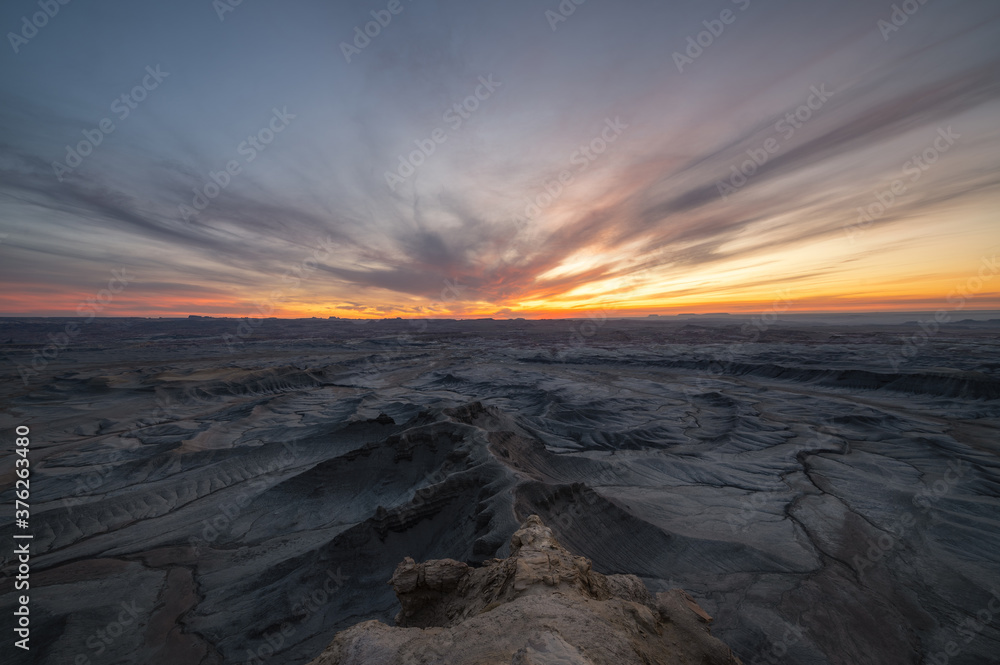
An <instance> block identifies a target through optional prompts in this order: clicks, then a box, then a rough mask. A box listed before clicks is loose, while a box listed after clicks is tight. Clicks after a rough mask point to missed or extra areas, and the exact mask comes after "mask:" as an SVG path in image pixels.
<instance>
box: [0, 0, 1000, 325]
mask: <svg viewBox="0 0 1000 665" xmlns="http://www.w3.org/2000/svg"><path fill="white" fill-rule="evenodd" d="M579 1H580V0H563V2H561V3H560V2H558V1H557V0H536V1H531V2H527V1H519V0H506V1H505V2H479V1H470V0H464V1H461V2H459V1H455V2H447V1H439V2H435V1H433V0H391V1H390V0H371V1H370V2H369V1H367V0H364V1H362V0H358V1H352V2H329V1H328V2H320V1H318V0H281V1H279V0H243V1H242V2H238V3H237V0H214V1H213V0H174V1H172V2H170V3H166V2H152V1H149V0H147V1H144V2H143V1H136V0H130V1H123V0H122V1H120V0H101V1H100V2H93V1H91V2H88V1H86V0H72V1H68V2H67V4H61V3H60V2H59V1H57V0H41V1H39V0H7V1H6V2H4V3H3V5H2V7H0V30H2V31H3V33H4V34H5V39H4V44H3V45H0V99H2V104H0V281H2V287H3V288H2V290H0V315H4V316H22V315H35V316H72V315H76V314H78V313H84V312H95V311H96V312H97V313H98V314H99V315H101V316H154V317H155V316H187V315H191V314H197V315H209V316H259V315H267V316H282V317H298V316H320V317H327V316H338V317H351V318H380V317H395V316H402V317H421V318H422V317H496V318H504V317H526V318H545V317H556V316H572V315H578V314H581V313H583V312H594V311H603V312H612V313H615V314H618V315H637V316H645V315H647V314H651V313H659V314H671V313H680V312H731V313H737V312H751V311H761V310H765V309H768V308H771V307H774V306H775V304H776V303H781V306H782V308H784V309H788V308H790V309H791V310H793V311H894V310H921V311H932V310H941V309H945V310H947V311H952V310H956V309H962V308H969V309H979V310H982V309H994V308H997V309H1000V277H998V278H996V279H994V277H996V274H997V273H998V272H1000V266H998V264H997V263H996V260H995V256H996V252H997V250H1000V219H998V215H997V213H998V211H1000V205H998V204H1000V149H998V148H1000V123H998V119H1000V6H998V5H997V3H996V2H995V1H993V0H966V1H960V0H929V1H927V2H926V3H924V4H920V2H919V1H918V0H907V1H906V2H902V3H900V2H897V3H892V2H879V1H873V0H797V1H795V2H792V1H780V0H767V1H765V0H711V1H708V0H698V1H694V0H688V1H683V0H682V1H679V2H670V3H663V2H652V1H643V0H615V1H612V0H585V1H584V2H582V3H581V4H576V2H579ZM46 10H47V12H48V13H47V14H46V13H45V12H46Z"/></svg>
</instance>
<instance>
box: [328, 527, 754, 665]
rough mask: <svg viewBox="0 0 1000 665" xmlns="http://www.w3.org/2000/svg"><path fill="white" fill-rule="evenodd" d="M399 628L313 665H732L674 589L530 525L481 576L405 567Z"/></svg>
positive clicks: (365, 626)
mask: <svg viewBox="0 0 1000 665" xmlns="http://www.w3.org/2000/svg"><path fill="white" fill-rule="evenodd" d="M390 584H392V586H393V588H394V589H395V592H396V596H397V597H398V598H399V602H400V605H401V606H402V611H400V613H399V614H398V615H397V616H396V624H397V627H390V626H387V625H385V624H384V623H381V622H379V621H366V622H363V623H360V624H357V625H356V626H353V627H351V628H349V629H348V630H345V631H342V632H341V633H339V634H338V635H337V636H336V638H335V639H334V640H333V642H332V643H331V644H330V646H329V647H327V649H326V650H325V651H324V652H323V654H322V655H321V656H320V657H319V658H317V659H316V660H314V661H313V662H312V663H311V665H383V664H384V665H390V664H391V665H397V664H398V665H409V664H411V663H412V664H416V663H434V664H440V665H633V664H634V665H674V664H677V665H680V664H682V663H683V664H690V665H695V664H697V665H738V664H739V663H740V661H739V660H738V659H737V658H736V657H735V656H733V654H732V652H731V651H730V650H729V648H728V647H727V646H726V645H725V644H723V643H722V642H720V641H719V640H717V639H715V638H714V637H712V636H711V634H710V633H709V629H708V623H709V622H711V617H709V616H708V615H707V614H706V613H705V611H704V610H702V609H701V608H700V607H699V606H698V605H697V603H695V601H694V600H693V599H692V598H691V597H690V596H688V595H687V594H686V593H685V592H684V591H682V590H680V589H672V590H670V591H666V592H662V593H659V594H657V595H656V596H655V597H654V596H653V595H651V594H650V593H649V591H648V590H647V589H646V587H645V585H644V584H643V583H642V581H641V580H640V579H639V578H638V577H635V576H634V575H602V574H600V573H598V572H595V571H593V570H591V563H590V561H589V560H588V559H586V558H584V557H580V556H575V555H573V554H571V553H570V552H569V551H567V550H566V549H565V548H563V547H562V546H561V545H560V544H559V543H558V542H556V540H555V538H553V535H552V531H551V530H550V529H549V528H548V527H546V526H545V525H544V524H542V521H541V519H540V518H539V517H538V516H537V515H532V516H531V517H529V518H528V519H527V520H526V521H525V523H524V524H523V525H522V526H521V528H520V529H519V530H518V531H517V532H516V533H515V534H514V535H513V537H512V538H511V554H510V556H509V557H508V558H506V559H493V560H491V561H487V562H486V563H485V564H484V565H483V566H482V567H480V568H473V567H470V566H468V565H466V564H464V563H462V562H459V561H454V560H452V559H439V560H435V561H427V562H425V563H416V562H414V561H413V559H410V558H407V559H405V560H404V561H403V562H402V563H400V564H399V566H398V567H397V568H396V572H395V573H394V574H393V576H392V580H391V582H390Z"/></svg>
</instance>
